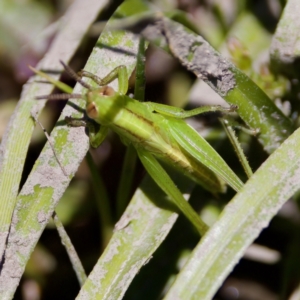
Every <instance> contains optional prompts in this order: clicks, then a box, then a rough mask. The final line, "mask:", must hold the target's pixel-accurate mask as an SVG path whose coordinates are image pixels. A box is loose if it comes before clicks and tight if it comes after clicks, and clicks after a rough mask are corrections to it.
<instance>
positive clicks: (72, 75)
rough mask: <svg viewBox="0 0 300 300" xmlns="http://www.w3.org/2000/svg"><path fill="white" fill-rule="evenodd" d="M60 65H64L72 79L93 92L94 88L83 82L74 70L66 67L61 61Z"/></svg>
mask: <svg viewBox="0 0 300 300" xmlns="http://www.w3.org/2000/svg"><path fill="white" fill-rule="evenodd" d="M60 63H61V64H62V65H63V67H64V69H65V70H66V72H67V73H68V74H69V75H70V77H72V78H73V79H74V80H76V81H77V82H78V83H80V84H81V85H82V86H83V87H85V88H87V89H88V90H92V89H93V87H92V86H91V85H89V84H88V83H86V82H85V81H83V80H82V78H81V77H80V76H79V75H78V74H77V73H76V72H75V71H74V70H72V69H71V68H70V67H69V66H68V65H66V64H65V63H64V62H63V61H62V60H60Z"/></svg>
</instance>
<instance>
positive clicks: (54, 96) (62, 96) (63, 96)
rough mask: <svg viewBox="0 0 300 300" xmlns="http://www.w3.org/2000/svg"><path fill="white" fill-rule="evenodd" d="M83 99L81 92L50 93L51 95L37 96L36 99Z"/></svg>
mask: <svg viewBox="0 0 300 300" xmlns="http://www.w3.org/2000/svg"><path fill="white" fill-rule="evenodd" d="M74 98H75V99H82V95H80V94H66V93H63V94H50V95H41V96H36V97H35V99H36V100H43V99H47V100H68V99H74Z"/></svg>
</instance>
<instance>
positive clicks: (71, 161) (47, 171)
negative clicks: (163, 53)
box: [0, 1, 138, 299]
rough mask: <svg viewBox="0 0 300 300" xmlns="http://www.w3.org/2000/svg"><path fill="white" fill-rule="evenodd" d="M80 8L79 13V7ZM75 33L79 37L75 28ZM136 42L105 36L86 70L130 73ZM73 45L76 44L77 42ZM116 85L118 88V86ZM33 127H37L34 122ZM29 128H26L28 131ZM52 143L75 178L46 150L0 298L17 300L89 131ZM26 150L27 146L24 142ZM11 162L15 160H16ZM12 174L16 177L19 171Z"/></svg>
mask: <svg viewBox="0 0 300 300" xmlns="http://www.w3.org/2000/svg"><path fill="white" fill-rule="evenodd" d="M96 3H97V5H96V4H94V5H93V4H92V3H91V5H92V7H91V10H92V11H93V12H94V13H96V10H97V9H96V8H98V11H99V8H100V7H101V5H100V2H99V1H96ZM79 4H82V2H81V1H78V3H77V5H79ZM82 5H83V4H82ZM86 6H87V3H85V4H84V8H79V10H80V11H82V12H85V13H86ZM76 9H77V10H76V11H77V13H78V7H77V8H76ZM90 21H91V20H90ZM74 22H76V24H80V25H81V26H82V21H80V22H79V21H78V14H77V15H76V20H73V24H72V26H73V27H74ZM76 24H75V25H76ZM89 24H90V23H89ZM72 30H73V33H74V28H72ZM81 30H82V29H81ZM73 33H69V34H70V36H71V37H70V38H71V40H73V39H74V37H72V34H73ZM64 34H65V33H64ZM137 41H138V38H137V37H135V36H133V35H132V34H129V33H124V32H119V33H118V34H117V35H111V34H110V33H109V32H108V31H106V33H103V34H102V37H101V38H100V39H99V40H98V42H97V45H96V47H95V49H94V52H93V55H92V56H91V58H90V60H89V61H88V63H87V66H86V70H87V71H90V72H92V73H96V74H97V75H99V76H102V77H103V75H105V74H107V73H108V72H109V71H111V70H112V69H113V68H114V67H116V66H119V65H121V64H123V65H124V64H125V65H126V66H127V69H128V71H129V74H130V73H131V72H132V70H133V68H134V66H135V63H136V58H135V55H136V52H137V44H138V43H137ZM71 44H72V45H73V43H71ZM62 45H64V43H63V41H60V44H59V49H63V48H64V47H62ZM108 46H109V47H108ZM122 47H123V49H124V51H123V52H122V51H114V50H115V48H117V49H121V48H122ZM124 52H125V53H124ZM47 57H48V56H47ZM56 59H57V63H58V64H59V59H62V60H64V61H68V59H66V57H65V56H64V55H61V56H56ZM45 68H46V67H45ZM113 85H115V82H114V83H113ZM114 87H115V86H114ZM81 90H82V88H81V87H80V86H78V85H77V86H76V87H75V89H74V92H78V93H80V92H81ZM34 91H35V90H34ZM32 93H33V92H32ZM43 94H47V92H43ZM35 96H37V95H36V94H34V93H33V94H31V97H30V99H31V101H32V103H31V104H33V103H35V104H36V103H37V102H36V100H34V97H35ZM77 104H79V105H81V106H82V107H84V106H85V103H84V101H80V100H79V101H78V102H77ZM29 112H30V109H29V110H28V112H27V114H28V115H29ZM70 115H73V116H79V113H78V111H76V110H74V109H73V108H72V107H71V106H70V105H67V106H66V108H65V110H64V113H63V115H62V116H61V118H60V121H59V122H63V120H64V118H65V116H70ZM27 118H28V117H27ZM26 122H27V119H26ZM26 122H25V123H24V124H26ZM30 122H31V123H33V122H32V121H31V120H30ZM24 124H22V126H23V127H24ZM31 126H33V124H31ZM22 132H23V131H21V133H22ZM21 133H20V131H19V132H18V133H17V135H18V137H17V138H16V141H15V143H17V142H19V139H20V136H22V134H21ZM52 138H53V140H54V143H53V144H54V148H55V151H56V153H57V154H58V156H59V159H60V161H61V163H62V165H63V166H64V168H65V170H66V171H67V172H68V174H70V175H69V177H68V178H67V177H66V176H64V175H63V173H62V170H61V169H60V168H59V166H58V165H57V162H56V160H55V159H54V156H53V152H52V150H51V148H50V147H49V146H46V147H45V148H44V149H43V152H42V154H41V156H40V157H39V159H38V161H37V162H36V164H35V166H34V169H33V171H32V172H31V174H30V176H29V178H28V179H27V181H26V183H25V184H24V186H23V188H22V190H21V192H20V194H19V196H18V198H17V204H16V209H15V211H14V216H13V219H14V220H15V221H16V222H15V223H14V224H13V225H12V227H11V230H10V233H11V235H9V237H8V241H7V248H6V252H5V255H6V257H7V259H5V263H4V265H3V268H2V272H1V275H0V295H1V297H0V298H1V299H10V298H12V297H13V294H14V291H15V289H16V288H17V286H18V284H19V281H20V278H21V276H22V274H23V271H24V268H25V266H26V263H27V261H28V259H29V257H30V254H31V253H32V251H33V249H34V247H35V245H36V243H37V241H38V239H39V237H40V235H41V233H42V231H43V230H44V228H45V226H46V224H47V222H48V220H49V218H50V217H51V215H52V213H53V211H54V208H55V206H56V204H57V202H58V201H59V199H60V197H61V196H62V194H63V193H64V191H65V189H66V188H67V186H68V185H69V182H70V180H71V178H72V177H73V176H74V174H75V172H76V170H77V168H78V166H79V164H80V162H81V161H82V159H83V158H84V156H85V154H86V152H87V150H88V148H89V141H88V137H87V136H86V134H85V130H84V128H67V127H66V126H57V127H56V128H55V129H54V131H53V132H52ZM21 145H23V144H22V143H21ZM23 151H24V149H23ZM12 159H16V157H14V158H12ZM13 163H15V164H19V163H20V162H19V160H17V161H16V162H13ZM9 166H11V165H9ZM12 171H15V168H12ZM13 175H14V176H16V172H14V174H13ZM15 191H17V187H15ZM18 253H21V255H18ZM8 257H13V259H8ZM11 270H14V276H13V278H11V276H10V274H11ZM7 282H9V284H8V283H7Z"/></svg>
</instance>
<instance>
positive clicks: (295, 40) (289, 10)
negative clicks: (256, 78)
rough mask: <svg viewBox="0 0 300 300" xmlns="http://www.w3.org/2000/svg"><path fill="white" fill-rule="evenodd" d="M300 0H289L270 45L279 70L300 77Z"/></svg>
mask: <svg viewBox="0 0 300 300" xmlns="http://www.w3.org/2000/svg"><path fill="white" fill-rule="evenodd" d="M299 11H300V2H299V1H298V0H288V1H287V3H286V5H285V8H284V11H283V13H282V16H281V18H280V21H279V23H278V25H277V28H276V32H275V34H274V36H273V38H272V44H271V47H270V54H271V65H272V67H273V68H274V69H275V70H276V71H277V72H282V73H284V74H287V75H289V76H291V77H292V78H294V77H296V78H299V76H300V71H299V56H300V45H299V38H300V32H299V28H300V18H299Z"/></svg>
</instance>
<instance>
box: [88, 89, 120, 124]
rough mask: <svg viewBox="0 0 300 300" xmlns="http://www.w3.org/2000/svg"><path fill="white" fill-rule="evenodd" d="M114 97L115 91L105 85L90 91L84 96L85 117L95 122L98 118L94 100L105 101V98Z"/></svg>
mask: <svg viewBox="0 0 300 300" xmlns="http://www.w3.org/2000/svg"><path fill="white" fill-rule="evenodd" d="M113 95H115V90H114V89H113V88H112V87H110V86H108V85H105V86H103V87H101V88H99V89H94V90H90V91H88V92H87V94H86V113H87V115H88V116H89V117H90V118H91V119H94V120H97V118H98V117H99V111H98V105H97V104H96V102H97V101H96V100H99V99H101V98H102V99H105V98H106V97H111V96H113Z"/></svg>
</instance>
